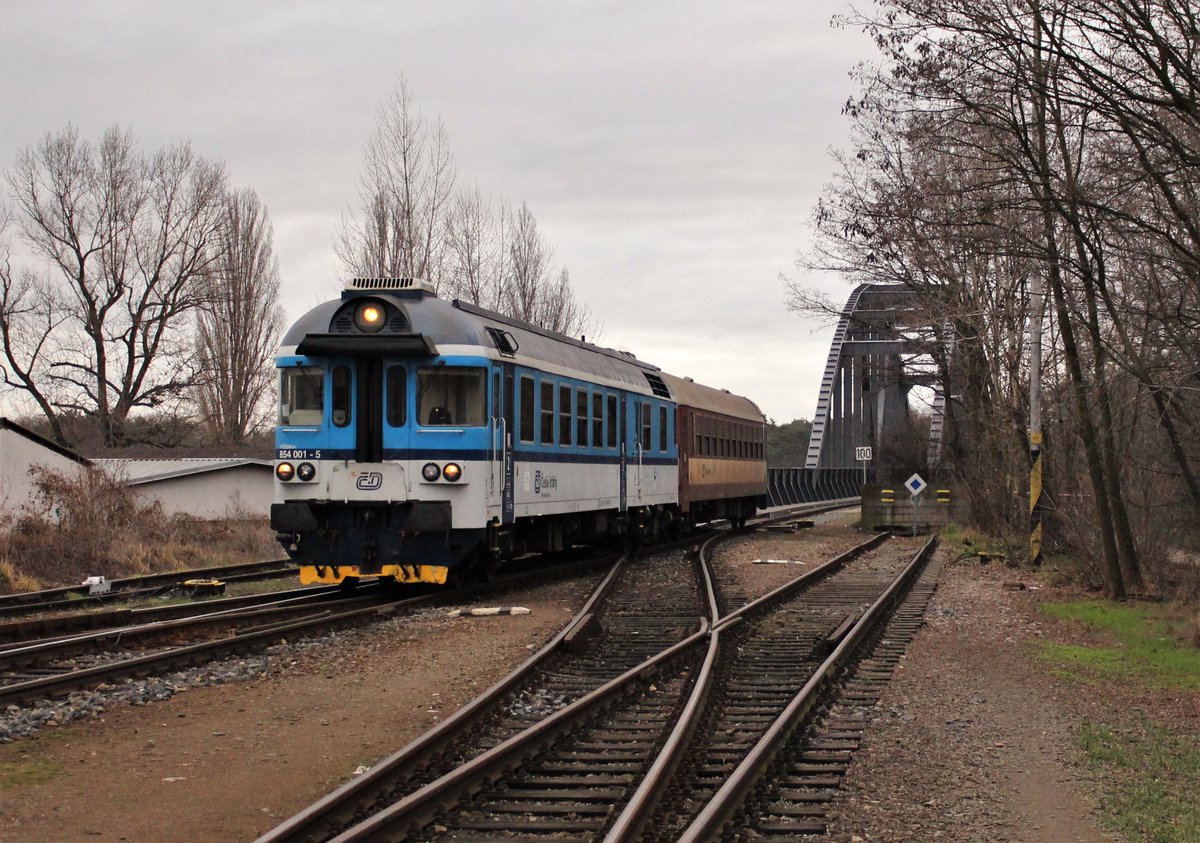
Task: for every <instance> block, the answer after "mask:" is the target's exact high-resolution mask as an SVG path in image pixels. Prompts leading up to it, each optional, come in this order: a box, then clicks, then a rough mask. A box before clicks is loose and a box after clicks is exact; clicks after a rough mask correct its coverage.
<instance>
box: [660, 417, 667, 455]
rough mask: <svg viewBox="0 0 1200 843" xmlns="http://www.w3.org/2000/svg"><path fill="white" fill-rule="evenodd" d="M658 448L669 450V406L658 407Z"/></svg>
mask: <svg viewBox="0 0 1200 843" xmlns="http://www.w3.org/2000/svg"><path fill="white" fill-rule="evenodd" d="M658 450H660V451H664V452H665V451H666V450H667V408H666V407H659V408H658Z"/></svg>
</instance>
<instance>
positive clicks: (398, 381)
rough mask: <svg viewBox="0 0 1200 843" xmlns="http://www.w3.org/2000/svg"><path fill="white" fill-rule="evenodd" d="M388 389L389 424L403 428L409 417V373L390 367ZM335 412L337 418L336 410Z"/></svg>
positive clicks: (402, 368) (400, 368)
mask: <svg viewBox="0 0 1200 843" xmlns="http://www.w3.org/2000/svg"><path fill="white" fill-rule="evenodd" d="M386 388H387V423H388V424H390V425H391V426H392V427H403V426H404V422H405V420H406V419H407V416H408V372H406V371H405V369H404V367H403V366H388V370H387V387H386ZM335 391H336V387H335ZM334 412H335V416H336V410H335V411H334Z"/></svg>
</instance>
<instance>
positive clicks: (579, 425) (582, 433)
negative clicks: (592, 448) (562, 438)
mask: <svg viewBox="0 0 1200 843" xmlns="http://www.w3.org/2000/svg"><path fill="white" fill-rule="evenodd" d="M575 444H576V445H578V446H579V447H580V448H586V447H587V445H588V394H587V390H585V389H577V390H575Z"/></svg>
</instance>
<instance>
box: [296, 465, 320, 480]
mask: <svg viewBox="0 0 1200 843" xmlns="http://www.w3.org/2000/svg"><path fill="white" fill-rule="evenodd" d="M296 476H297V477H298V478H300V479H301V480H305V481H308V480H312V479H313V478H314V477H316V476H317V467H316V466H315V465H313V464H312V463H310V462H302V463H300V465H299V466H297V467H296Z"/></svg>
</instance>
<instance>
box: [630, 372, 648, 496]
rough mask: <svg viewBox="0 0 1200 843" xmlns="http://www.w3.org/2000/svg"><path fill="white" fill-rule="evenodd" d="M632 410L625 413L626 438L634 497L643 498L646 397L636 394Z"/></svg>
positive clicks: (632, 402)
mask: <svg viewBox="0 0 1200 843" xmlns="http://www.w3.org/2000/svg"><path fill="white" fill-rule="evenodd" d="M630 403H631V405H632V406H631V407H630V409H631V412H629V413H626V414H625V427H626V430H627V432H626V438H627V440H628V441H629V448H630V453H629V458H630V466H629V467H630V470H631V472H632V474H633V493H632V495H631V496H632V497H635V498H637V500H639V501H640V500H641V499H642V462H643V460H644V459H645V445H644V443H643V442H642V439H643V437H642V427H641V425H642V414H643V413H644V412H647V411H648V410H649V407H648V406H647V405H646V399H645V398H643V397H641V396H640V395H635V396H633V397H632V400H631V402H630Z"/></svg>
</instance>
